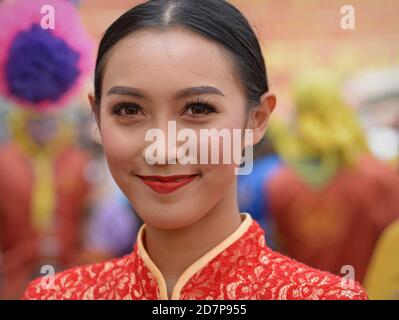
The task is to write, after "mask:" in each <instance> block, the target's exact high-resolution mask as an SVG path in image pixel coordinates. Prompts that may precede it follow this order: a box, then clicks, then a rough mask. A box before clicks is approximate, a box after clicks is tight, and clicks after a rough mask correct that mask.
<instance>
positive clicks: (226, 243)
mask: <svg viewBox="0 0 399 320" xmlns="http://www.w3.org/2000/svg"><path fill="white" fill-rule="evenodd" d="M241 216H242V217H243V221H242V222H241V224H240V226H239V227H238V228H237V229H236V230H235V231H234V232H233V233H232V234H231V235H230V236H228V237H227V238H226V239H224V240H223V241H222V242H221V243H219V244H218V245H217V246H216V247H214V248H213V249H212V250H210V251H209V252H208V253H206V254H205V255H203V256H202V257H201V258H199V259H198V260H197V261H195V262H194V263H193V264H191V265H190V266H189V267H188V268H187V269H186V270H185V271H184V272H183V273H182V274H181V276H180V277H179V278H178V280H177V282H176V284H175V286H174V288H173V291H172V297H171V300H179V298H180V292H181V290H182V289H183V287H184V285H185V284H186V283H187V282H188V281H189V280H190V278H191V277H192V276H193V275H194V274H196V273H197V272H198V271H199V270H200V269H201V268H203V267H205V266H206V265H207V264H208V263H209V262H210V261H211V260H212V259H214V258H215V257H216V256H217V255H219V254H220V253H222V252H223V251H224V250H226V249H227V248H228V247H230V246H231V245H232V244H233V243H234V242H236V241H237V240H238V239H240V238H241V237H242V236H243V235H244V234H245V233H246V232H247V231H248V229H249V227H250V226H251V224H252V217H251V215H250V214H249V213H247V212H243V213H242V215H241ZM144 232H145V224H144V225H143V226H142V227H141V228H140V231H139V233H138V235H137V244H138V249H139V254H140V257H141V259H142V260H143V261H144V263H145V264H146V266H147V268H148V269H149V270H150V272H151V273H152V274H153V275H154V276H155V279H156V280H157V283H158V288H159V295H160V299H162V300H167V299H168V293H167V288H166V281H165V279H164V277H163V275H162V273H161V271H159V269H158V268H157V266H156V265H155V263H154V262H153V261H152V260H151V258H150V256H149V255H148V253H147V251H146V249H145V247H144V244H143V235H144Z"/></svg>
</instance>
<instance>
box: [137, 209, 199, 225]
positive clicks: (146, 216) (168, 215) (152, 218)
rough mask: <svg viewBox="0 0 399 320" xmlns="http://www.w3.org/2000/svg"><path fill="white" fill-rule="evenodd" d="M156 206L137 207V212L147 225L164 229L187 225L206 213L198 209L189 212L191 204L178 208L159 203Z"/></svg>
mask: <svg viewBox="0 0 399 320" xmlns="http://www.w3.org/2000/svg"><path fill="white" fill-rule="evenodd" d="M156 207H157V206H155V207H151V208H142V209H141V210H140V209H138V210H137V214H138V215H139V216H140V217H141V219H142V220H143V221H144V222H145V223H146V224H147V225H149V226H151V227H153V228H158V229H165V230H172V229H182V228H186V227H189V226H190V225H192V224H194V223H195V222H197V221H198V220H200V219H201V218H202V217H203V216H204V215H205V214H206V211H204V213H201V212H198V211H197V212H190V213H189V212H188V211H189V210H190V209H189V208H193V206H192V205H191V206H179V207H178V209H177V208H175V207H174V206H173V205H172V206H170V207H169V206H165V205H161V206H159V209H158V210H157V209H156ZM182 208H183V210H182Z"/></svg>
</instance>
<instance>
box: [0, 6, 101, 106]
mask: <svg viewBox="0 0 399 320" xmlns="http://www.w3.org/2000/svg"><path fill="white" fill-rule="evenodd" d="M49 7H50V8H51V9H52V12H50V13H49V11H46V10H43V8H49ZM46 14H47V15H48V14H54V17H53V18H54V22H55V23H54V28H43V27H42V22H43V21H42V20H43V19H46V18H47V17H46ZM0 30H1V31H2V32H1V34H0V94H2V95H4V96H5V97H6V98H8V99H12V100H14V101H15V102H17V104H18V105H19V106H22V107H26V108H30V109H35V110H36V111H46V110H48V109H54V108H61V107H63V106H65V105H66V104H67V103H68V102H69V101H70V100H71V98H73V96H75V95H76V94H77V92H78V90H79V89H81V88H82V85H83V83H84V81H85V79H86V78H87V76H88V74H89V73H91V72H92V70H93V62H94V59H93V47H94V46H93V41H92V39H91V38H90V37H89V36H88V34H87V33H86V32H85V30H84V29H83V27H82V24H81V22H80V17H79V15H78V13H77V11H76V8H75V7H74V6H73V5H72V4H71V3H69V2H68V1H65V0H16V1H14V2H10V3H7V2H6V3H3V4H0Z"/></svg>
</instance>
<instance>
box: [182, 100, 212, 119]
mask: <svg viewBox="0 0 399 320" xmlns="http://www.w3.org/2000/svg"><path fill="white" fill-rule="evenodd" d="M188 110H191V114H190V115H191V116H194V117H195V116H198V115H201V114H209V113H216V108H215V107H214V106H213V105H211V104H210V103H209V102H206V101H204V100H201V98H198V99H197V100H196V101H192V102H188V103H187V104H186V106H185V108H184V112H187V111H188ZM193 111H195V112H193ZM201 111H205V113H201ZM184 112H183V113H184Z"/></svg>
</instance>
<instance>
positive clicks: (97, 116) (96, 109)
mask: <svg viewBox="0 0 399 320" xmlns="http://www.w3.org/2000/svg"><path fill="white" fill-rule="evenodd" d="M87 97H88V98H89V103H90V106H91V111H92V112H93V114H94V118H95V120H96V123H97V126H98V128H99V129H100V107H99V106H98V105H97V104H96V99H95V97H94V93H93V92H90V93H89V94H88V96H87Z"/></svg>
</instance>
